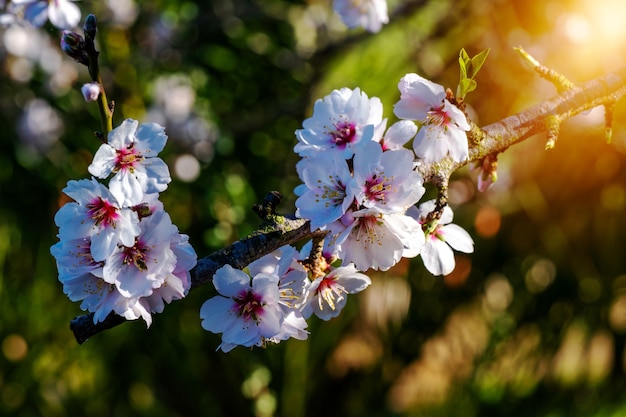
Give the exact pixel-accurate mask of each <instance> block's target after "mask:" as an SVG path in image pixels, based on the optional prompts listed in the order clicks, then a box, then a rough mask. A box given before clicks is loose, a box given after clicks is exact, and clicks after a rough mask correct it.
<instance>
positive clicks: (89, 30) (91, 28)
mask: <svg viewBox="0 0 626 417" xmlns="http://www.w3.org/2000/svg"><path fill="white" fill-rule="evenodd" d="M83 30H84V32H85V37H86V38H87V40H89V39H91V41H92V42H93V40H94V39H96V31H97V23H96V16H94V15H93V14H89V15H87V17H86V18H85V25H84V26H83Z"/></svg>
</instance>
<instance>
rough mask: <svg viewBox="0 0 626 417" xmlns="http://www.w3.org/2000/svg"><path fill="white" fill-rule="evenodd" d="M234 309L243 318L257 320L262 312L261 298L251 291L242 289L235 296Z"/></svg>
mask: <svg viewBox="0 0 626 417" xmlns="http://www.w3.org/2000/svg"><path fill="white" fill-rule="evenodd" d="M235 303H236V307H235V308H236V309H237V310H238V311H239V315H240V316H241V318H243V319H244V320H250V319H252V320H257V319H258V318H259V317H260V316H261V315H262V314H263V307H264V306H265V304H263V299H262V298H261V296H260V295H258V294H255V293H253V292H252V291H242V292H241V293H240V294H239V295H238V296H237V297H235Z"/></svg>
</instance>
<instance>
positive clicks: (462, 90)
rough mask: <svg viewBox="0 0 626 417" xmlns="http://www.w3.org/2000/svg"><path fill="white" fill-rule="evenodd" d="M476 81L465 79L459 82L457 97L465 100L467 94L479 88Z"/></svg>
mask: <svg viewBox="0 0 626 417" xmlns="http://www.w3.org/2000/svg"><path fill="white" fill-rule="evenodd" d="M477 85H478V84H477V83H476V81H474V80H472V79H470V78H464V79H462V80H461V81H460V82H459V88H458V89H457V95H458V96H459V97H461V98H464V97H465V95H466V94H467V93H470V92H472V91H474V90H476V87H477Z"/></svg>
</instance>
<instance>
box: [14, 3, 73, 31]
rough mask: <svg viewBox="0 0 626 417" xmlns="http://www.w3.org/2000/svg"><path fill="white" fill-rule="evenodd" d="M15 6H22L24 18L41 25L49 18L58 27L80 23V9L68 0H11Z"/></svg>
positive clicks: (62, 27) (71, 26)
mask: <svg viewBox="0 0 626 417" xmlns="http://www.w3.org/2000/svg"><path fill="white" fill-rule="evenodd" d="M11 3H12V4H13V5H15V6H22V7H24V19H26V20H27V21H28V22H29V23H30V24H32V25H33V26H35V27H41V26H43V25H44V23H46V21H47V20H48V19H49V20H50V23H52V24H53V25H54V26H55V27H57V28H59V29H71V28H73V27H76V25H78V23H80V9H79V8H78V6H76V5H75V4H74V3H72V2H71V1H69V0H43V1H40V0H12V1H11Z"/></svg>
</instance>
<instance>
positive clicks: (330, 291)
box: [302, 264, 372, 320]
mask: <svg viewBox="0 0 626 417" xmlns="http://www.w3.org/2000/svg"><path fill="white" fill-rule="evenodd" d="M371 283H372V281H371V280H370V278H369V277H368V276H367V275H365V274H362V273H360V272H359V271H358V270H357V269H356V267H355V266H354V265H353V264H348V265H345V266H340V267H339V268H332V269H331V270H330V272H329V273H327V274H326V275H325V276H323V277H320V278H317V279H315V280H314V281H313V282H312V283H311V286H310V287H309V290H308V293H307V297H306V299H305V300H304V303H303V305H302V314H303V315H304V317H306V318H308V317H310V316H311V315H312V314H315V315H316V316H317V317H319V318H321V319H322V320H330V319H331V318H333V317H337V316H338V315H339V313H341V310H342V309H343V307H344V306H345V305H346V301H347V299H348V294H356V293H358V292H361V291H363V290H364V289H365V288H367V287H368V286H369V285H370V284H371Z"/></svg>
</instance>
